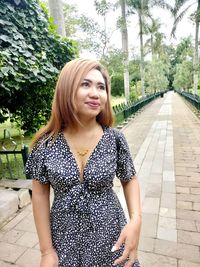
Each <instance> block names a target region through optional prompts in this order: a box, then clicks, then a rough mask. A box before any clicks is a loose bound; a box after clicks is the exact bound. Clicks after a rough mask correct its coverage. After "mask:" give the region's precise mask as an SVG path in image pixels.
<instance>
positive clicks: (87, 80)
mask: <svg viewBox="0 0 200 267" xmlns="http://www.w3.org/2000/svg"><path fill="white" fill-rule="evenodd" d="M84 81H85V82H89V83H92V82H93V81H92V80H90V79H84ZM97 84H102V85H106V84H105V83H104V82H97Z"/></svg>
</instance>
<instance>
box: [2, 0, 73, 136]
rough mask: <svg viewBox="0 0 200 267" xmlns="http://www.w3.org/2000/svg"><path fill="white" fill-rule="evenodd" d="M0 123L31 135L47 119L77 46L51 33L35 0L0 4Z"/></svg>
mask: <svg viewBox="0 0 200 267" xmlns="http://www.w3.org/2000/svg"><path fill="white" fill-rule="evenodd" d="M0 18H1V19H0V50H1V51H0V122H3V121H5V120H6V119H7V118H8V117H9V116H10V118H11V120H12V121H15V122H17V124H18V125H19V126H20V127H21V128H22V129H23V130H25V131H26V132H35V131H36V130H37V129H38V128H39V127H40V126H41V124H44V123H45V122H46V121H47V119H48V118H49V115H50V108H51V101H52V95H53V91H54V87H55V82H56V78H57V75H58V72H59V70H60V69H61V68H62V67H63V66H64V64H65V63H66V62H67V61H69V60H71V59H72V58H74V57H75V56H77V53H78V51H77V45H76V43H75V42H73V41H71V40H68V39H66V38H64V39H63V38H61V37H60V36H58V35H57V34H56V33H55V28H54V26H53V24H52V22H50V21H48V15H47V14H46V13H45V12H44V9H43V10H42V9H41V7H40V4H39V2H38V1H37V0H32V1H29V0H5V1H1V2H0Z"/></svg>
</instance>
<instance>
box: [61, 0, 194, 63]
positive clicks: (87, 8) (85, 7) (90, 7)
mask: <svg viewBox="0 0 200 267" xmlns="http://www.w3.org/2000/svg"><path fill="white" fill-rule="evenodd" d="M64 1H65V2H66V3H68V4H73V5H76V6H77V9H78V10H79V12H80V13H81V14H85V15H87V16H88V17H91V18H94V19H95V20H97V21H98V22H99V23H100V24H101V23H102V18H101V17H100V16H98V15H97V13H96V11H95V8H94V4H93V3H94V0H87V1H80V0H64ZM112 1H115V0H110V2H112ZM115 2H116V1H115ZM171 2H172V1H170V3H171ZM193 2H194V0H193ZM194 7H195V6H194ZM193 10H194V8H193V9H192V8H191V9H190V12H188V15H186V16H185V17H184V19H183V20H182V21H181V22H180V24H179V25H178V27H177V31H176V39H174V38H170V33H171V29H172V25H173V18H172V17H171V15H170V14H169V12H168V11H166V10H163V9H161V8H153V9H152V14H153V17H154V18H158V19H159V20H160V22H161V24H162V26H161V32H162V33H164V34H165V35H166V37H167V38H166V41H165V42H166V43H167V44H170V43H173V44H177V43H178V42H179V41H180V39H181V38H184V37H188V36H189V35H191V36H192V37H194V33H195V27H194V25H193V23H192V22H191V21H190V19H189V15H190V14H191V13H192V11H193ZM117 12H118V13H117ZM117 12H116V11H115V12H112V13H110V14H109V15H108V18H107V20H108V25H109V27H110V28H112V29H114V28H115V22H116V18H117V16H120V8H119V9H118V11H117ZM128 25H129V27H128V39H129V49H130V51H133V53H134V54H139V36H138V32H139V28H138V21H137V17H136V16H132V18H129V21H128ZM111 43H112V44H113V46H115V47H117V48H121V33H120V31H119V30H117V31H115V32H114V34H113V36H112V39H111ZM87 56H89V57H92V58H93V57H94V55H92V54H87Z"/></svg>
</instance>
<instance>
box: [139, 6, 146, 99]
mask: <svg viewBox="0 0 200 267" xmlns="http://www.w3.org/2000/svg"><path fill="white" fill-rule="evenodd" d="M141 9H142V8H141ZM139 26H140V33H139V34H140V76H141V90H142V96H143V97H144V96H145V90H144V46H143V18H142V10H139Z"/></svg>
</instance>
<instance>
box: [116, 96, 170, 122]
mask: <svg viewBox="0 0 200 267" xmlns="http://www.w3.org/2000/svg"><path fill="white" fill-rule="evenodd" d="M165 92H166V91H160V92H157V93H155V94H151V95H148V96H146V97H143V98H141V99H140V100H137V101H135V102H129V103H128V104H127V105H125V104H120V105H117V106H114V107H113V110H114V113H115V124H116V125H117V124H119V123H121V122H123V121H124V120H126V119H128V117H130V116H131V115H133V114H134V113H136V112H137V111H138V110H140V109H141V108H142V107H144V106H145V105H147V104H148V103H150V102H151V101H152V100H154V99H155V98H157V97H159V96H161V97H163V95H164V93H165Z"/></svg>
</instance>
